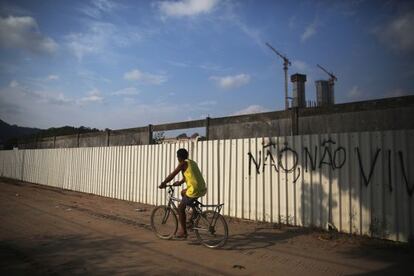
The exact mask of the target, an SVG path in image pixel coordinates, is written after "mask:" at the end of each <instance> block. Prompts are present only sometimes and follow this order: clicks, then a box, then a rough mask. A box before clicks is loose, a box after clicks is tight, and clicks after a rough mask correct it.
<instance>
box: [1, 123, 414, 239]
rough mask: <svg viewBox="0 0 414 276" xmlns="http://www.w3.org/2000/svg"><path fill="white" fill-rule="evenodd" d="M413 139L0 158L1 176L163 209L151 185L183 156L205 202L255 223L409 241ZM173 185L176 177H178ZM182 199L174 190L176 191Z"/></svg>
mask: <svg viewBox="0 0 414 276" xmlns="http://www.w3.org/2000/svg"><path fill="white" fill-rule="evenodd" d="M413 134H414V130H406V131H386V132H363V133H341V134H323V135H322V134H321V135H303V136H289V137H274V138H253V139H232V140H214V141H199V142H188V143H181V144H161V145H144V146H119V147H93V148H68V149H42V150H11V151H0V172H1V176H5V177H10V178H15V179H19V180H24V181H29V182H33V183H39V184H43V185H49V186H54V187H59V188H64V189H69V190H75V191H80V192H85V193H92V194H96V195H101V196H106V197H112V198H118V199H123V200H130V201H136V202H141V203H147V204H153V205H156V204H162V203H165V198H166V197H165V191H163V190H159V189H157V185H158V184H159V183H160V182H161V181H162V180H163V179H164V178H165V177H166V176H167V175H168V174H169V173H170V172H171V171H172V170H173V169H174V168H175V166H176V165H177V160H176V157H175V155H176V151H177V150H178V149H179V148H181V147H185V148H187V149H188V150H189V152H190V158H192V159H194V160H195V161H196V162H197V163H198V164H199V167H200V169H201V171H202V172H203V175H204V177H205V179H206V182H207V184H208V194H207V195H206V196H205V197H204V198H203V200H202V201H204V202H205V203H209V204H213V203H225V205H224V206H225V208H224V214H225V215H229V216H232V217H238V218H245V219H251V220H260V221H268V222H275V223H279V222H280V223H287V224H291V225H298V226H317V227H322V228H326V227H327V225H328V223H331V224H332V225H334V226H335V227H336V228H337V229H338V230H339V231H342V232H346V233H356V234H362V235H371V236H376V237H381V238H387V239H391V240H398V241H408V239H409V238H410V237H413V236H414V200H413V197H414V195H413V190H414V173H413V172H414V165H413V164H414V147H413V142H412V141H413ZM177 180H178V177H177ZM177 195H178V191H177Z"/></svg>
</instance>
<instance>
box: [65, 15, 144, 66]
mask: <svg viewBox="0 0 414 276" xmlns="http://www.w3.org/2000/svg"><path fill="white" fill-rule="evenodd" d="M141 39H142V35H141V34H140V33H139V32H138V31H137V30H136V29H135V30H131V29H130V28H129V26H124V27H123V28H122V30H120V28H119V27H117V26H116V25H114V24H111V23H107V22H98V21H90V22H88V24H87V25H86V29H85V31H83V32H78V33H70V34H68V35H66V36H65V42H66V46H67V47H68V49H69V50H70V51H71V52H72V53H73V54H74V55H75V56H76V57H77V59H78V60H79V61H82V60H83V58H84V57H85V56H88V55H96V56H99V57H102V58H106V57H107V56H108V53H112V52H113V51H112V49H113V48H114V47H126V46H129V45H131V44H132V43H134V42H137V41H140V40H141Z"/></svg>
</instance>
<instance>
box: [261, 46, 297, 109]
mask: <svg viewBox="0 0 414 276" xmlns="http://www.w3.org/2000/svg"><path fill="white" fill-rule="evenodd" d="M266 45H267V47H269V48H270V49H271V50H272V51H273V52H275V53H276V55H278V56H279V57H281V58H282V59H283V71H285V109H286V110H287V109H289V97H288V66H291V65H292V64H291V63H290V60H289V59H288V58H287V57H286V56H284V55H282V54H281V53H279V52H278V51H277V50H276V49H275V48H273V47H272V45H270V44H269V43H267V42H266Z"/></svg>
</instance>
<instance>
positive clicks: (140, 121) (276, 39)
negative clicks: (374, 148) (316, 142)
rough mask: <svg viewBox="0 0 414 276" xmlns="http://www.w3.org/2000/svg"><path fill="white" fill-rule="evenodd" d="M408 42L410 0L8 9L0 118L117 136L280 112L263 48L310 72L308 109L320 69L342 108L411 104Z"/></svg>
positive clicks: (412, 52)
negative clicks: (388, 101)
mask: <svg viewBox="0 0 414 276" xmlns="http://www.w3.org/2000/svg"><path fill="white" fill-rule="evenodd" d="M413 34H414V5H413V4H412V3H411V2H410V1H362V0H359V1H264V0H262V1H253V0H252V1H249V0H245V1H235V0H198V1H196V0H181V1H110V0H93V1H63V0H62V1H52V0H51V1H16V0H14V1H1V4H0V51H1V52H0V118H1V119H2V120H4V121H6V122H9V123H12V124H18V125H22V126H29V127H40V128H48V127H59V126H63V125H73V126H81V125H84V126H89V127H96V128H100V129H104V128H111V129H120V128H129V127H138V126H145V125H148V124H157V123H166V122H177V121H183V120H195V119H200V118H205V117H207V116H210V117H222V116H229V115H235V114H246V113H255V112H264V111H273V110H283V109H284V82H283V78H284V75H283V70H282V61H281V60H280V59H279V58H278V57H277V56H276V55H275V54H274V53H273V52H271V51H270V50H269V48H267V47H266V45H265V43H266V42H269V43H270V44H271V45H273V47H275V48H276V49H278V50H279V51H280V52H282V53H283V54H285V55H287V56H288V57H289V59H290V60H291V61H292V66H291V67H290V68H289V74H294V73H297V72H299V73H304V74H306V75H307V78H308V80H307V83H306V97H307V100H315V80H319V79H327V78H328V76H327V75H326V74H325V73H323V72H322V71H321V70H319V69H318V68H317V67H316V64H321V65H323V66H324V67H326V68H328V69H329V70H330V71H333V72H334V73H335V74H336V76H337V77H338V82H336V84H335V93H336V94H335V97H336V102H337V103H343V102H351V101H359V100H368V99H376V98H384V97H394V96H402V95H412V94H414V89H413V86H414V65H413V64H414V35H413ZM289 90H290V91H291V87H290V88H289ZM290 93H291V92H290Z"/></svg>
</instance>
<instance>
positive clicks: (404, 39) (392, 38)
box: [374, 11, 414, 51]
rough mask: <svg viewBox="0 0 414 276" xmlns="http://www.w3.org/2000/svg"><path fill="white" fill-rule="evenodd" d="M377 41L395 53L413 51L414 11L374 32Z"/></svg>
mask: <svg viewBox="0 0 414 276" xmlns="http://www.w3.org/2000/svg"><path fill="white" fill-rule="evenodd" d="M374 33H375V34H376V35H377V36H378V38H379V40H380V41H381V42H382V43H384V44H385V45H387V46H388V47H390V48H391V49H393V50H395V51H413V50H414V35H413V34H414V11H410V12H408V13H406V14H403V15H400V16H398V17H397V18H395V19H394V20H392V21H391V22H389V23H388V24H387V25H385V26H382V27H379V28H377V29H376V30H374Z"/></svg>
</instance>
